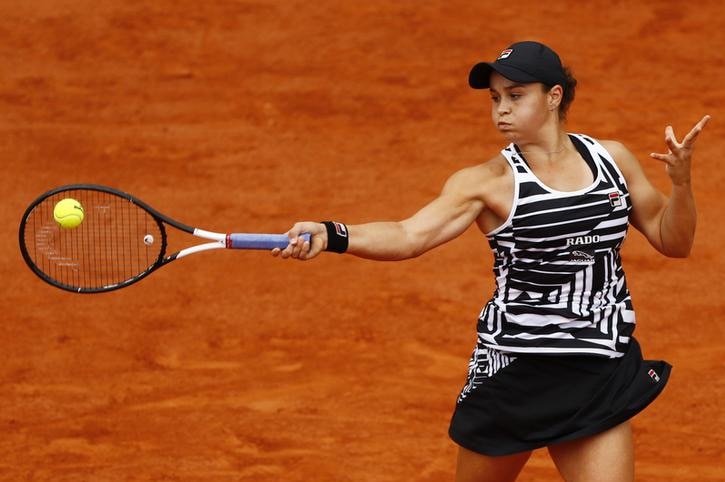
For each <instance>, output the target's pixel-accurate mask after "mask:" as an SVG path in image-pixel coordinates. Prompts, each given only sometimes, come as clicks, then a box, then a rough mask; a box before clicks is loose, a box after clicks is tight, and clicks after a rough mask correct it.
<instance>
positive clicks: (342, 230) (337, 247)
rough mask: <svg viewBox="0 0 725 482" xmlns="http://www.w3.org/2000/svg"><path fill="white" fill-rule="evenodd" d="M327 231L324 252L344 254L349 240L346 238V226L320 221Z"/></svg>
mask: <svg viewBox="0 0 725 482" xmlns="http://www.w3.org/2000/svg"><path fill="white" fill-rule="evenodd" d="M322 224H324V225H325V229H327V248H325V251H332V252H333V253H344V252H345V251H347V244H348V241H349V238H348V237H347V226H345V225H344V224H342V223H337V222H335V221H322Z"/></svg>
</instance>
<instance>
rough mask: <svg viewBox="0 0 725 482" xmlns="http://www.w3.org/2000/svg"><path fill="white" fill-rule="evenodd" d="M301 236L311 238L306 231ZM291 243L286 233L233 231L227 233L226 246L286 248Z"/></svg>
mask: <svg viewBox="0 0 725 482" xmlns="http://www.w3.org/2000/svg"><path fill="white" fill-rule="evenodd" d="M301 237H302V238H303V239H304V240H305V241H309V240H310V234H309V233H304V234H302V235H301ZM287 245H289V237H287V235H286V234H253V233H231V234H227V240H226V247H227V248H231V249H267V250H272V249H274V248H279V249H284V248H286V247H287Z"/></svg>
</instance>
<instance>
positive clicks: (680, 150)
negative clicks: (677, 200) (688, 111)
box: [650, 115, 710, 186]
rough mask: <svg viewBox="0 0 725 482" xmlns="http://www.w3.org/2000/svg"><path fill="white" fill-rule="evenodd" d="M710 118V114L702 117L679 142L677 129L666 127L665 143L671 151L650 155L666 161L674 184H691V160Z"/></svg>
mask: <svg viewBox="0 0 725 482" xmlns="http://www.w3.org/2000/svg"><path fill="white" fill-rule="evenodd" d="M709 120H710V116H709V115H706V116H705V117H703V118H702V119H700V122H698V123H697V124H696V125H695V127H693V128H692V130H691V131H690V132H689V133H688V134H687V135H686V136H685V138H684V139H682V142H678V141H677V138H675V131H674V129H672V126H667V127H666V128H665V143H666V144H667V147H668V148H669V152H668V153H667V154H658V153H656V152H653V153H652V154H650V156H651V157H652V158H654V159H657V160H659V161H662V162H664V163H665V169H667V174H668V175H669V176H670V179H671V180H672V184H674V185H676V186H679V185H684V184H689V182H690V162H691V159H692V151H693V148H694V146H695V141H696V140H697V136H698V135H700V132H702V129H703V128H704V127H705V125H706V124H707V122H708V121H709Z"/></svg>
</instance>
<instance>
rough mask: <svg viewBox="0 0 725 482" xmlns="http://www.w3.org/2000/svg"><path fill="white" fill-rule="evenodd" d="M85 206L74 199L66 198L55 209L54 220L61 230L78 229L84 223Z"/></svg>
mask: <svg viewBox="0 0 725 482" xmlns="http://www.w3.org/2000/svg"><path fill="white" fill-rule="evenodd" d="M83 217H84V213H83V206H81V203H79V202H78V201H76V200H75V199H73V198H69V197H68V198H65V199H62V200H60V201H58V203H57V204H56V205H55V208H53V218H54V219H55V221H56V222H57V223H58V224H60V227H61V228H65V229H73V228H77V227H78V226H79V225H80V224H81V223H82V222H83Z"/></svg>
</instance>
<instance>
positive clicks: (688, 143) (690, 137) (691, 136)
mask: <svg viewBox="0 0 725 482" xmlns="http://www.w3.org/2000/svg"><path fill="white" fill-rule="evenodd" d="M709 120H710V116H709V115H706V116H705V117H703V118H702V119H700V122H698V123H697V124H695V127H693V128H692V130H691V131H690V132H688V133H687V135H686V136H685V138H684V139H683V140H682V145H683V146H684V147H686V148H690V147H692V145H693V144H694V143H695V140H697V136H699V135H700V132H702V129H704V128H705V126H706V125H707V123H708V121H709Z"/></svg>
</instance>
